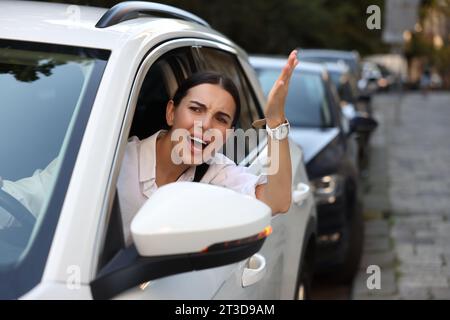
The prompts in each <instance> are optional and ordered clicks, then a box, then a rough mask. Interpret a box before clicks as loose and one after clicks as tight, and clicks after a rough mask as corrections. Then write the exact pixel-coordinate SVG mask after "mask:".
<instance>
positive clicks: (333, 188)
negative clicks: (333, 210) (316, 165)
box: [311, 174, 344, 204]
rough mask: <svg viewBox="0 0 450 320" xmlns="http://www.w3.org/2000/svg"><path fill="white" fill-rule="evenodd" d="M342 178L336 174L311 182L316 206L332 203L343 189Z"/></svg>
mask: <svg viewBox="0 0 450 320" xmlns="http://www.w3.org/2000/svg"><path fill="white" fill-rule="evenodd" d="M343 180H344V179H343V177H342V176H341V175H338V174H333V175H328V176H323V177H320V178H318V179H314V180H312V181H311V188H312V191H313V193H314V198H315V200H316V203H317V204H324V203H334V202H336V198H337V197H338V196H340V194H341V193H342V189H343Z"/></svg>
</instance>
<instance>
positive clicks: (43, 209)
mask: <svg viewBox="0 0 450 320" xmlns="http://www.w3.org/2000/svg"><path fill="white" fill-rule="evenodd" d="M105 53H107V52H103V55H105ZM99 55H100V51H97V52H96V51H95V50H92V49H86V50H85V49H83V48H76V47H68V46H67V47H66V46H56V45H46V44H37V43H30V42H21V41H10V40H1V39H0V148H1V157H0V177H1V178H0V179H1V180H0V298H10V297H15V296H16V295H17V294H20V290H21V289H23V288H25V287H27V286H28V287H29V286H32V281H33V279H35V278H34V277H33V276H31V275H33V273H35V272H38V271H37V270H36V269H39V266H40V265H42V261H44V262H45V260H46V256H47V254H48V250H46V249H45V248H44V247H48V239H49V237H51V236H52V234H53V232H52V226H54V225H56V221H52V222H51V223H50V222H49V220H48V218H49V217H50V216H51V217H52V218H53V220H57V217H58V214H59V209H60V208H58V206H55V205H54V204H56V203H60V204H62V201H63V199H64V196H65V190H66V188H67V185H68V182H67V183H66V184H60V183H58V182H59V181H62V180H61V176H63V175H69V174H70V172H71V170H72V168H71V167H67V166H65V165H64V164H65V163H68V160H67V159H68V158H69V157H70V156H72V155H73V154H76V150H73V149H70V148H71V147H72V146H73V144H71V143H72V142H71V141H72V140H73V137H74V136H75V135H79V134H82V132H83V131H84V126H83V127H79V121H80V120H79V119H81V117H82V113H83V112H85V111H86V110H88V111H90V108H91V107H92V103H93V98H92V97H91V96H92V95H91V92H92V90H93V89H94V90H95V91H96V88H97V87H98V83H99V79H100V76H101V74H102V73H103V69H104V67H105V64H106V59H105V57H101V58H99ZM99 74H100V76H99ZM95 91H94V92H95ZM93 97H95V95H94V96H93ZM77 148H78V147H77ZM73 162H74V161H73ZM66 180H68V179H66ZM55 185H57V188H56V187H55ZM56 189H57V190H56ZM56 209H58V210H56ZM55 211H57V212H55ZM42 233H46V239H47V240H46V241H43V240H42V242H41V238H42V237H40V234H42ZM44 242H45V243H46V244H47V245H45V244H44ZM47 249H48V248H47ZM27 268H29V269H27ZM41 271H42V270H41ZM22 272H28V273H29V275H28V277H23V274H21V273H22ZM38 277H39V275H38ZM19 278H20V279H21V281H22V282H24V283H21V284H19V281H17V279H19ZM14 281H16V282H14ZM27 281H28V282H27ZM14 291H16V292H14ZM16 293H17V294H16Z"/></svg>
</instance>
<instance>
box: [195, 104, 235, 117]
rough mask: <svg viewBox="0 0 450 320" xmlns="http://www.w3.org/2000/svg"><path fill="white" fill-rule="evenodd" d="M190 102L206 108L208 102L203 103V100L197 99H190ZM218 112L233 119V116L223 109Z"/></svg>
mask: <svg viewBox="0 0 450 320" xmlns="http://www.w3.org/2000/svg"><path fill="white" fill-rule="evenodd" d="M189 102H191V103H194V104H196V105H198V106H200V107H203V108H206V104H203V103H201V102H199V101H196V100H190V101H189ZM217 113H218V114H219V115H221V116H224V117H227V118H229V119H230V120H231V116H230V115H229V114H228V113H226V112H223V111H219V112H217Z"/></svg>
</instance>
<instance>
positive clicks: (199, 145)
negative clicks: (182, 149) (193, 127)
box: [189, 136, 209, 152]
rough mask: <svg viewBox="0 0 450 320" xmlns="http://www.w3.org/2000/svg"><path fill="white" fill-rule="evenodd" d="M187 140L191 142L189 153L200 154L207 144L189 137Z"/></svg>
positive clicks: (196, 138)
mask: <svg viewBox="0 0 450 320" xmlns="http://www.w3.org/2000/svg"><path fill="white" fill-rule="evenodd" d="M189 139H190V142H191V151H193V152H202V151H203V150H204V149H205V148H206V146H207V145H208V144H209V143H208V142H206V141H204V140H202V139H201V138H198V137H194V136H189Z"/></svg>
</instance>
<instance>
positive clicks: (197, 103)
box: [189, 100, 206, 108]
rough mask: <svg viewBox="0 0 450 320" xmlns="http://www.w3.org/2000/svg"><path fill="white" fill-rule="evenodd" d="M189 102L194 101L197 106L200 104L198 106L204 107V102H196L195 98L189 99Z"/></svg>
mask: <svg viewBox="0 0 450 320" xmlns="http://www.w3.org/2000/svg"><path fill="white" fill-rule="evenodd" d="M189 102H192V103H195V104H196V105H198V106H200V107H203V108H206V104H204V103H201V102H198V101H196V100H191V101H189Z"/></svg>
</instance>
